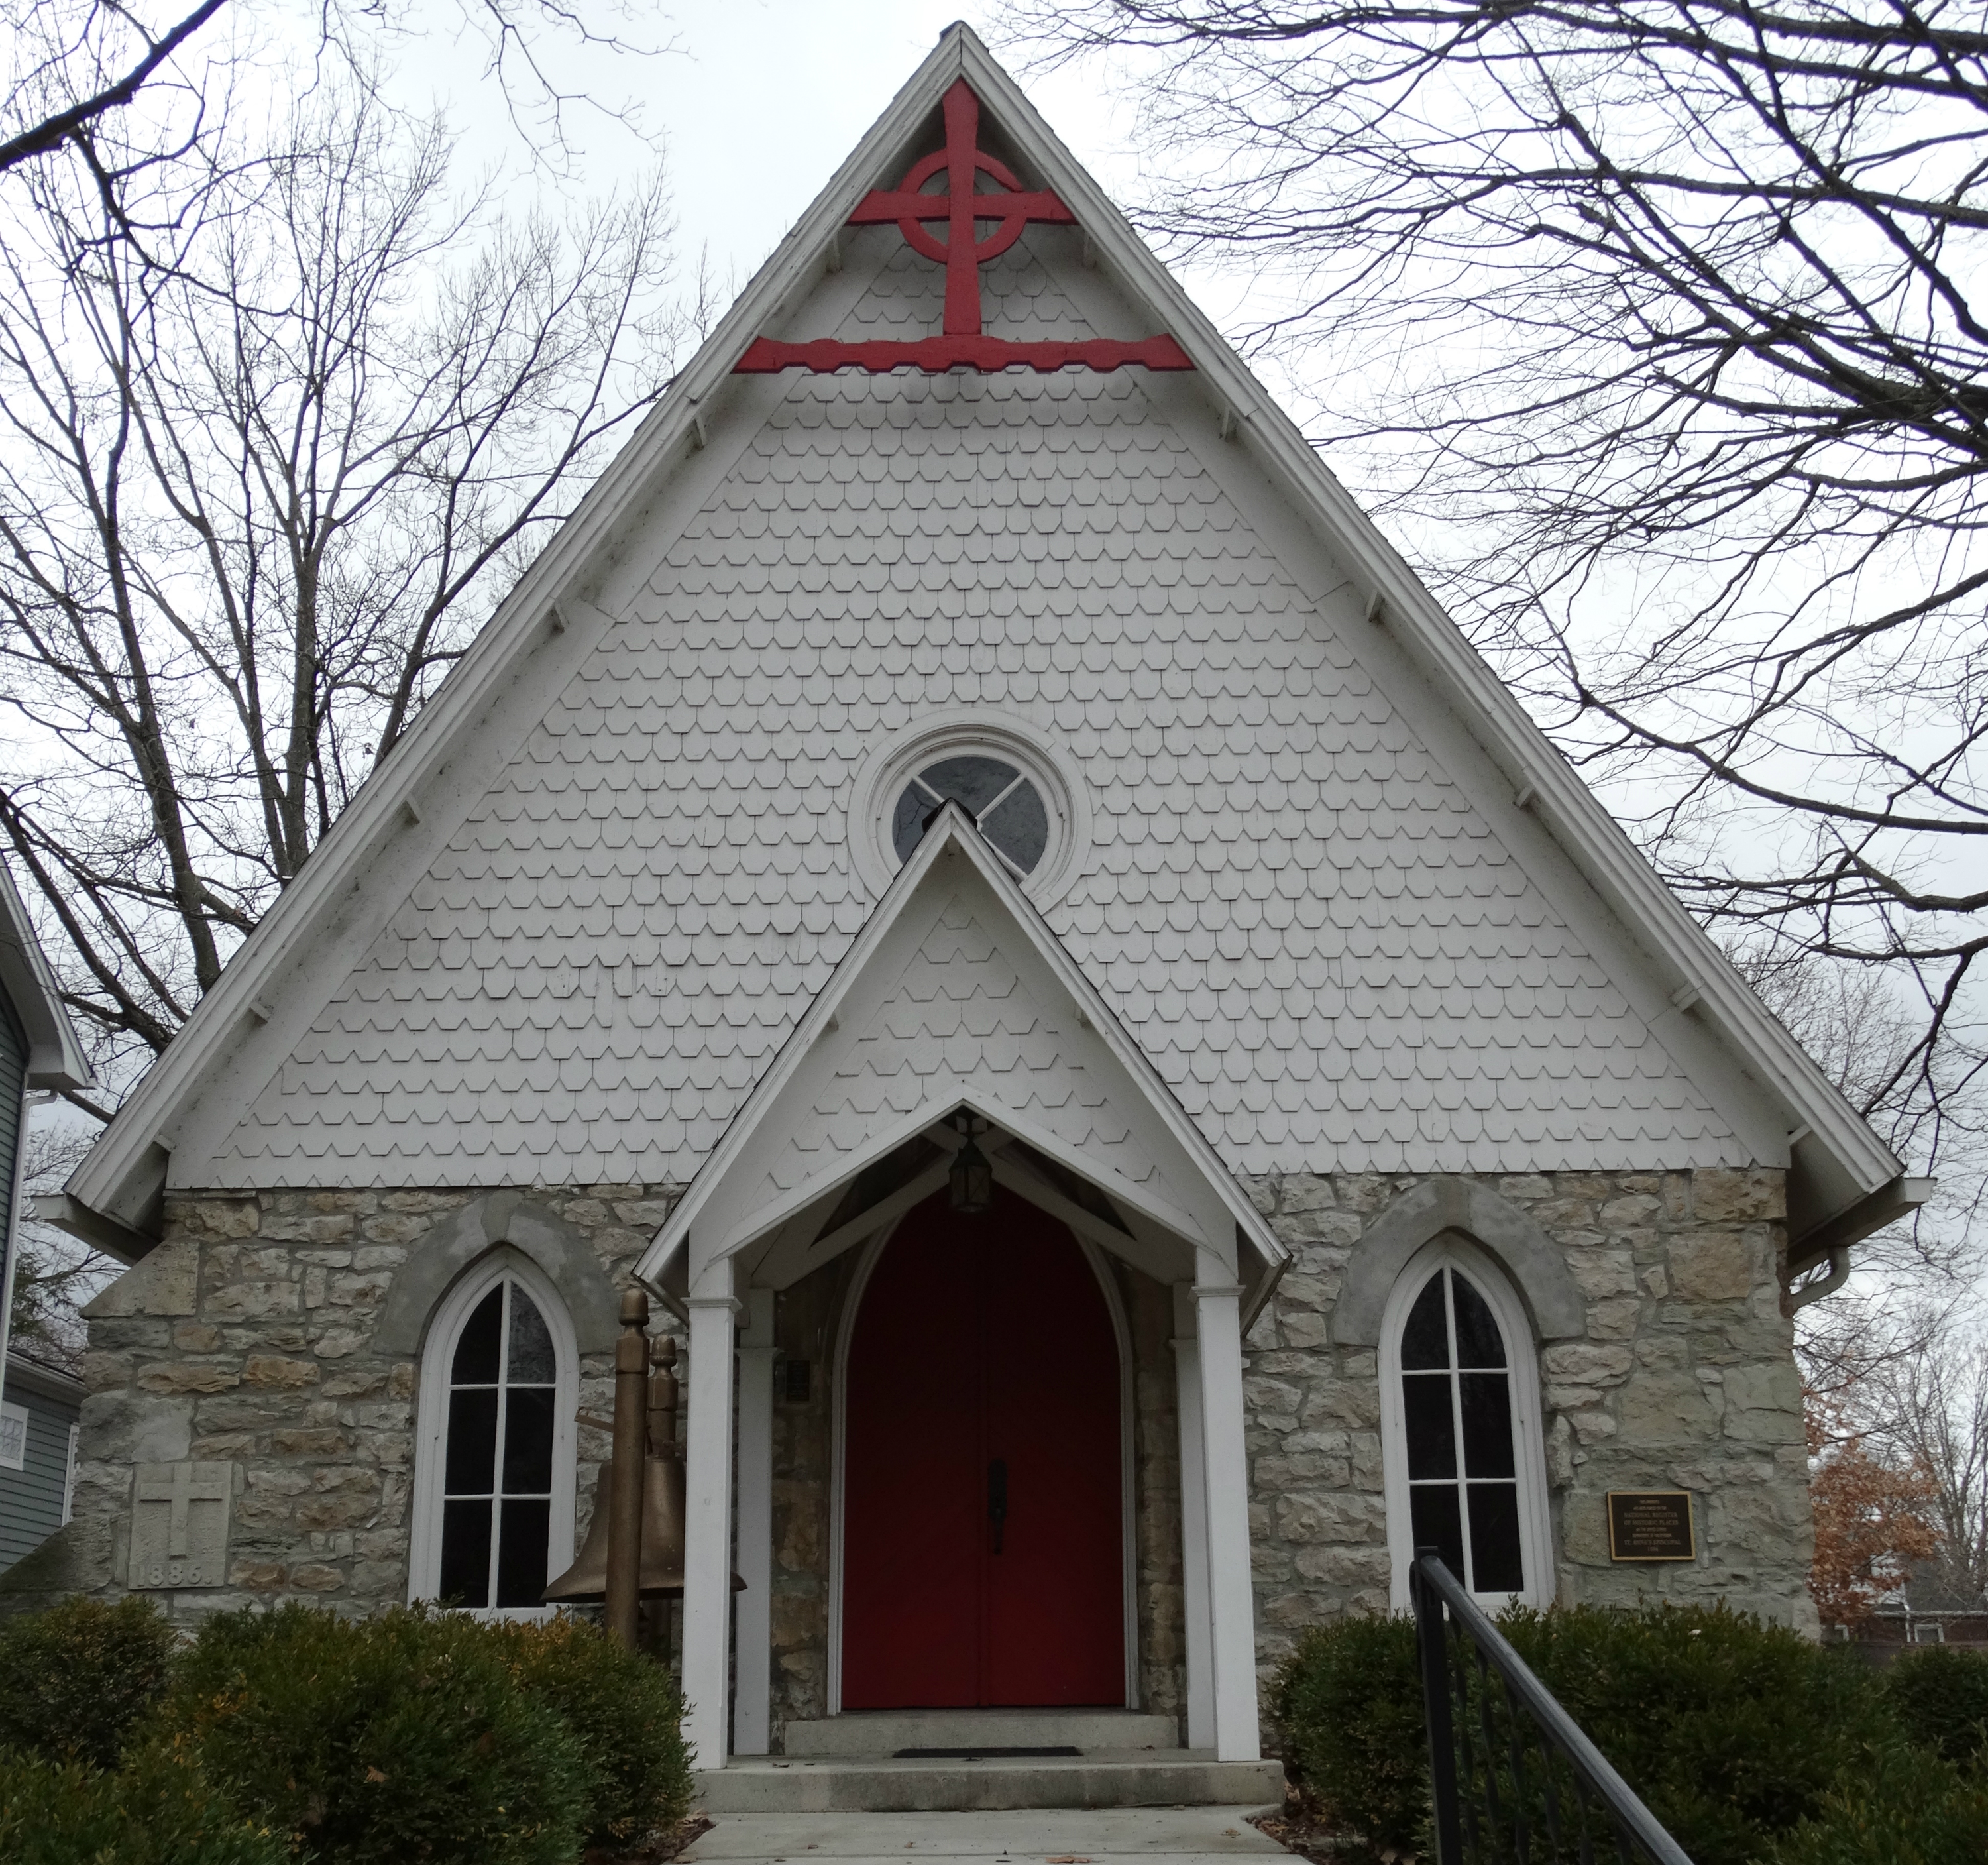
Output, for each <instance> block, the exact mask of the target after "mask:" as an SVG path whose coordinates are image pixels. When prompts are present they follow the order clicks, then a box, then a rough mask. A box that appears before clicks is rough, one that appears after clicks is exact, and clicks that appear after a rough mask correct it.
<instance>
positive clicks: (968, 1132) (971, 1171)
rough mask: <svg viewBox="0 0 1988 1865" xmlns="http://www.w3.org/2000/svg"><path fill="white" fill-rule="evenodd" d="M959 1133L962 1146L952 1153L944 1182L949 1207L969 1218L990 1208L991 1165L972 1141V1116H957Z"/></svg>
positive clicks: (992, 1201) (992, 1180) (992, 1203)
mask: <svg viewBox="0 0 1988 1865" xmlns="http://www.w3.org/2000/svg"><path fill="white" fill-rule="evenodd" d="M983 1130H984V1129H983ZM959 1136H960V1137H961V1139H963V1140H965V1142H966V1143H965V1146H962V1147H961V1148H960V1149H959V1150H958V1152H957V1153H955V1154H954V1155H953V1156H952V1165H951V1166H949V1167H948V1169H947V1172H946V1183H947V1186H948V1193H949V1199H950V1202H951V1203H952V1208H953V1209H954V1210H955V1211H958V1212H960V1213H962V1214H964V1215H965V1216H966V1217H979V1215H980V1214H981V1213H982V1212H983V1211H990V1210H992V1209H993V1208H994V1166H993V1163H992V1161H991V1160H990V1159H989V1158H988V1156H987V1155H986V1153H982V1151H981V1150H980V1149H979V1147H978V1146H975V1145H974V1143H973V1116H972V1115H971V1114H968V1113H964V1112H962V1114H961V1115H960V1116H959Z"/></svg>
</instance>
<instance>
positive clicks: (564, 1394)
mask: <svg viewBox="0 0 1988 1865" xmlns="http://www.w3.org/2000/svg"><path fill="white" fill-rule="evenodd" d="M579 1403H580V1389H579V1353H578V1349H577V1347H576V1344H575V1342H574V1340H573V1328H572V1324H571V1322H570V1321H569V1320H568V1318H567V1316H566V1309H565V1307H564V1306H563V1304H562V1303H561V1302H560V1298H559V1295H558V1291H556V1289H555V1288H553V1285H551V1283H549V1281H546V1278H544V1277H543V1275H541V1274H539V1271H538V1270H537V1268H536V1266H535V1265H534V1264H532V1263H531V1262H530V1261H529V1260H528V1259H527V1258H526V1257H524V1256H523V1255H522V1254H520V1253H519V1252H518V1251H514V1250H512V1249H510V1248H509V1247H504V1248H500V1249H499V1250H497V1251H493V1252H492V1254H491V1255H490V1256H489V1257H486V1258H485V1259H484V1261H482V1263H481V1264H479V1265H478V1267H477V1268H475V1269H472V1271H470V1272H469V1273H468V1274H467V1275H465V1277H464V1278H462V1280H461V1281H458V1283H457V1285H455V1288H453V1289H452V1290H451V1291H450V1292H449V1294H448V1295H446V1296H445V1298H443V1300H442V1301H441V1305H440V1306H439V1307H438V1309H437V1310H436V1312H435V1315H434V1320H433V1322H431V1324H430V1327H429V1330H428V1341H427V1344H426V1345H425V1346H424V1349H423V1352H422V1362H421V1413H420V1431H419V1435H418V1440H417V1445H416V1452H415V1460H414V1515H413V1523H412V1531H413V1532H412V1545H411V1549H410V1550H409V1553H410V1557H411V1558H410V1561H409V1565H408V1574H407V1582H408V1584H407V1595H408V1597H409V1598H410V1599H416V1600H438V1601H440V1602H441V1603H444V1604H445V1605H448V1606H454V1607H457V1608H460V1609H462V1610H465V1611H467V1612H470V1613H475V1614H478V1616H486V1617H492V1618H512V1619H515V1618H542V1617H546V1616H549V1615H550V1613H552V1612H553V1608H550V1607H549V1606H546V1605H545V1604H544V1603H543V1595H544V1589H545V1583H546V1579H547V1577H548V1576H549V1575H552V1574H556V1573H558V1572H560V1571H561V1570H562V1569H563V1568H564V1567H566V1565H568V1563H569V1562H570V1561H571V1560H572V1559H573V1489H574V1481H575V1470H574V1459H575V1457H576V1450H577V1446H576V1442H575V1437H576V1427H575V1419H574V1413H575V1411H576V1408H577V1406H578V1405H579Z"/></svg>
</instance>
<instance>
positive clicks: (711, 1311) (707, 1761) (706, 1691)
mask: <svg viewBox="0 0 1988 1865" xmlns="http://www.w3.org/2000/svg"><path fill="white" fill-rule="evenodd" d="M688 1306H689V1308H690V1381H689V1386H690V1391H689V1400H690V1420H689V1427H688V1432H687V1433H686V1437H687V1442H686V1445H685V1448H686V1450H687V1451H688V1457H686V1459H685V1462H686V1465H687V1467H686V1470H685V1477H684V1488H685V1497H684V1604H683V1652H682V1661H681V1674H682V1678H683V1694H684V1704H685V1711H684V1735H685V1739H686V1740H688V1741H689V1742H690V1743H691V1745H693V1746H694V1747H695V1749H696V1751H697V1765H698V1767H700V1768H722V1767H723V1766H724V1765H725V1761H726V1759H727V1753H726V1750H727V1745H728V1741H729V1737H730V1735H731V1724H732V1718H731V1714H730V1711H731V1694H732V1369H733V1357H734V1356H733V1352H732V1324H733V1322H734V1320H735V1318H736V1313H737V1310H738V1308H739V1302H738V1301H737V1300H736V1298H734V1297H732V1296H731V1295H697V1294H693V1295H691V1297H690V1299H689V1303H688Z"/></svg>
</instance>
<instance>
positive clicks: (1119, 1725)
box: [786, 1710, 1180, 1755]
mask: <svg viewBox="0 0 1988 1865" xmlns="http://www.w3.org/2000/svg"><path fill="white" fill-rule="evenodd" d="M1179 1740H1180V1729H1179V1727H1178V1725H1177V1723H1176V1722H1175V1719H1174V1718H1172V1717H1171V1716H1144V1715H1141V1714H1139V1713H1138V1711H1136V1710H850V1711H846V1712H845V1713H844V1714H842V1715H840V1716H828V1717H824V1718H823V1719H822V1720H821V1721H819V1722H790V1723H789V1724H788V1725H787V1728H786V1752H787V1753H788V1754H789V1755H895V1754H896V1753H897V1752H898V1750H899V1749H900V1748H982V1747H984V1748H1083V1749H1092V1748H1172V1747H1173V1746H1174V1745H1175V1743H1176V1742H1178V1741H1179Z"/></svg>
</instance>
